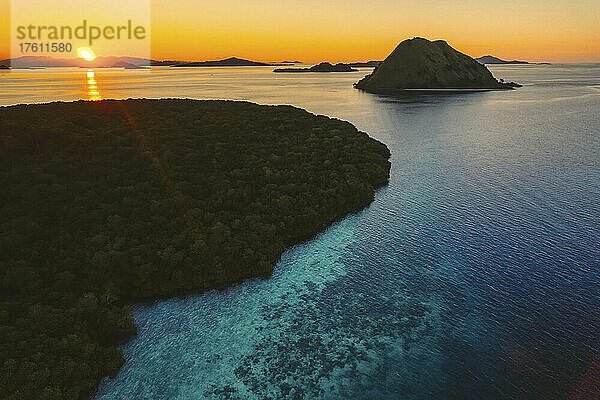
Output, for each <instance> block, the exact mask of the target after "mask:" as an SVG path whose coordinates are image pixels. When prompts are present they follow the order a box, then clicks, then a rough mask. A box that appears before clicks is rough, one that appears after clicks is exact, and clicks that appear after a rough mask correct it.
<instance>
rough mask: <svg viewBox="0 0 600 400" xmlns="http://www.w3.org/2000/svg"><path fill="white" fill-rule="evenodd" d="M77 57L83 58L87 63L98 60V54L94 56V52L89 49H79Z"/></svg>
mask: <svg viewBox="0 0 600 400" xmlns="http://www.w3.org/2000/svg"><path fill="white" fill-rule="evenodd" d="M77 55H78V56H79V57H81V58H83V59H84V60H85V61H94V60H95V59H96V54H94V50H92V49H90V48H89V47H80V48H78V49H77Z"/></svg>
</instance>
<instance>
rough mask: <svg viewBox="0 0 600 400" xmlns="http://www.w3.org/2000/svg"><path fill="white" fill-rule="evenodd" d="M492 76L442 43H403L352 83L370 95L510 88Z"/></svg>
mask: <svg viewBox="0 0 600 400" xmlns="http://www.w3.org/2000/svg"><path fill="white" fill-rule="evenodd" d="M515 86H518V85H517V84H514V83H504V82H500V81H498V80H497V79H496V78H494V77H493V75H492V73H491V72H490V71H489V70H488V69H487V68H486V67H485V66H484V65H482V64H480V63H478V62H477V61H475V60H474V59H473V58H471V57H469V56H467V55H466V54H463V53H460V52H458V51H456V50H455V49H453V48H452V47H450V45H448V43H446V42H445V41H443V40H436V41H434V42H432V41H429V40H427V39H423V38H418V37H417V38H414V39H408V40H405V41H403V42H402V43H400V44H399V45H398V47H396V49H395V50H394V51H393V52H392V53H391V54H390V55H389V56H388V57H387V58H386V59H385V60H384V61H383V62H382V63H381V64H379V66H377V68H375V70H374V71H373V73H371V74H370V75H367V76H365V77H364V78H363V79H361V80H360V81H359V82H358V83H356V84H355V87H356V88H357V89H362V90H365V91H371V92H393V91H398V90H406V89H429V90H431V89H512V88H513V87H515Z"/></svg>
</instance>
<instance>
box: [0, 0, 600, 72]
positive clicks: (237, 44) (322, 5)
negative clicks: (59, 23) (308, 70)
mask: <svg viewBox="0 0 600 400" xmlns="http://www.w3.org/2000/svg"><path fill="white" fill-rule="evenodd" d="M36 1H39V2H40V4H49V3H53V4H55V5H56V4H57V3H56V2H50V1H49V0H36ZM9 4H10V1H9V0H0V59H3V58H8V57H9V54H10V45H9V37H10V36H9V20H10V11H9V10H10V9H9ZM58 4H60V3H58ZM598 21H600V0H571V1H557V0H519V1H517V0H490V1H481V0H461V1H448V0H419V1H403V0H371V1H364V0H361V1H359V0H329V1H327V0H304V1H292V0H244V1H241V0H237V1H234V0H220V1H218V2H217V1H198V0H177V1H176V0H173V1H169V2H167V1H152V57H153V58H155V59H178V60H207V59H219V58H225V57H231V56H237V57H241V58H248V59H253V60H259V61H281V60H284V59H294V60H302V61H306V62H317V61H323V60H327V61H363V60H365V61H366V60H373V59H383V58H385V57H386V56H387V55H388V54H389V53H390V52H391V51H392V50H393V48H394V47H395V46H396V45H397V44H398V43H399V42H400V41H402V40H404V39H406V38H411V37H414V36H422V37H425V38H428V39H432V40H433V39H444V40H446V41H448V42H449V43H450V44H451V45H452V46H453V47H455V48H456V49H458V50H460V51H462V52H464V53H467V54H469V55H471V56H474V57H478V56H481V55H485V54H493V55H495V56H498V57H501V58H506V59H525V60H528V61H550V62H561V61H562V62H585V61H592V62H593V61H596V62H600V24H599V23H598Z"/></svg>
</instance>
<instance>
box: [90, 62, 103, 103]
mask: <svg viewBox="0 0 600 400" xmlns="http://www.w3.org/2000/svg"><path fill="white" fill-rule="evenodd" d="M87 93H88V100H92V101H98V100H102V97H101V96H100V91H99V90H98V82H96V74H95V73H94V71H92V70H91V69H88V71H87Z"/></svg>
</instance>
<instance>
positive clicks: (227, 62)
mask: <svg viewBox="0 0 600 400" xmlns="http://www.w3.org/2000/svg"><path fill="white" fill-rule="evenodd" d="M265 65H271V64H267V63H262V62H258V61H250V60H244V59H241V58H236V57H231V58H226V59H224V60H216V61H197V62H186V63H181V64H174V65H171V67H175V68H177V67H256V66H265Z"/></svg>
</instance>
